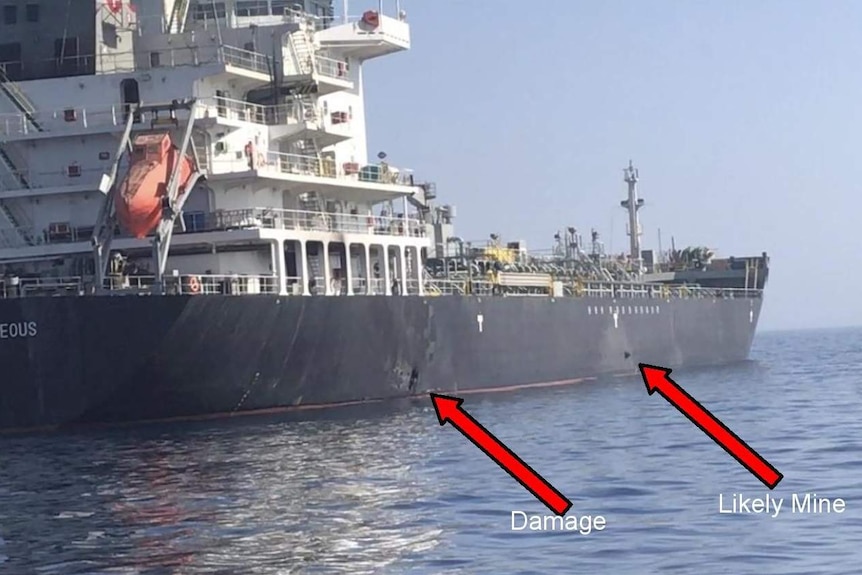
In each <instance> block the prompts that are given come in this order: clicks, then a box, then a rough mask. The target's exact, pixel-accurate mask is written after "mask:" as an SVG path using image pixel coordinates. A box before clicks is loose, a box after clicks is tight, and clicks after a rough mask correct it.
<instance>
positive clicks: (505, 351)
mask: <svg viewBox="0 0 862 575" xmlns="http://www.w3.org/2000/svg"><path fill="white" fill-rule="evenodd" d="M394 4H395V5H394V7H393V6H391V5H387V6H384V5H383V3H382V2H380V3H379V4H377V5H376V6H370V7H360V10H358V11H356V12H355V14H356V15H355V16H352V15H351V14H353V12H351V11H350V10H348V6H347V2H345V3H344V7H343V11H342V12H343V13H341V14H338V15H337V14H336V12H335V8H334V6H333V3H332V1H331V0H262V1H250V0H225V1H211V0H198V1H195V0H159V1H152V2H139V3H137V4H135V3H130V2H127V1H125V0H69V1H68V2H65V3H63V6H62V7H58V6H57V5H56V3H55V2H50V1H48V0H41V1H37V0H33V1H31V2H28V3H27V4H26V5H24V4H20V3H19V4H17V5H16V4H11V5H9V6H6V7H4V11H3V18H4V19H5V21H4V23H3V24H4V27H3V33H4V40H3V43H2V44H0V366H2V371H0V373H2V378H0V430H3V431H6V432H9V431H18V430H33V429H62V428H67V427H70V426H77V425H87V424H119V423H123V424H125V423H135V422H141V421H152V420H156V421H161V420H170V419H185V418H188V419H193V418H208V417H226V416H238V415H246V414H255V413H273V412H278V411H284V410H301V409H312V408H320V407H332V406H338V405H352V404H359V405H364V404H366V403H370V402H381V401H390V400H396V399H399V398H402V399H403V398H408V399H409V398H418V397H422V396H424V397H426V398H427V394H428V393H429V392H443V393H450V394H458V393H469V392H480V391H491V390H506V389H516V388H522V387H530V386H549V385H563V384H570V383H575V382H579V381H584V380H587V379H590V378H597V377H601V376H604V375H606V374H625V373H636V371H637V365H638V363H639V362H644V363H649V364H654V365H663V366H668V367H678V366H708V365H717V364H723V363H729V362H736V361H742V360H745V359H746V358H747V357H748V355H749V351H750V348H751V344H752V339H753V337H754V335H755V332H756V328H757V323H758V318H759V316H760V312H761V306H762V302H763V293H764V289H765V286H766V282H767V278H768V272H769V258H768V256H767V254H766V253H765V252H764V253H761V254H760V255H753V256H743V257H722V258H719V257H718V256H717V255H716V254H715V253H714V251H713V250H711V249H708V248H705V247H700V246H692V247H686V248H684V249H680V250H677V249H676V246H675V245H674V246H672V247H671V249H670V250H667V251H663V250H662V249H661V246H659V249H658V250H647V249H642V247H641V236H642V232H641V224H640V221H639V215H638V213H639V209H640V208H641V207H642V206H643V205H644V199H643V198H641V197H640V195H639V191H638V181H639V178H640V175H639V172H638V170H637V169H636V168H635V167H634V165H633V164H632V163H631V162H629V163H628V166H627V167H625V168H624V169H623V181H624V182H625V184H626V191H627V195H626V196H625V199H623V200H622V202H621V208H623V209H624V210H626V213H627V215H628V237H629V244H630V245H629V246H628V247H629V250H628V253H626V254H611V253H606V250H605V248H604V243H603V242H602V241H601V239H600V236H599V233H598V232H597V231H595V230H591V231H590V233H589V236H588V237H587V238H586V241H585V240H584V238H583V237H582V236H583V234H581V233H580V232H579V231H578V229H576V228H575V227H570V226H565V227H561V228H560V230H559V231H558V232H556V233H555V234H554V235H553V240H551V236H552V233H551V232H549V237H548V240H549V243H550V244H552V248H551V249H550V250H549V251H530V250H528V249H527V246H526V245H525V242H523V241H520V240H514V241H512V240H504V239H503V237H502V236H501V235H500V233H499V230H493V231H494V233H492V234H490V235H489V236H488V238H489V239H487V240H479V241H467V240H464V239H463V238H461V237H459V236H457V235H455V227H454V225H455V219H456V209H455V206H454V205H452V204H446V203H443V202H441V201H440V200H439V199H438V191H437V186H436V185H435V183H434V182H433V181H431V180H427V179H421V178H419V177H418V176H417V175H414V173H413V172H412V171H411V170H408V169H406V168H399V167H396V166H395V165H393V164H391V163H390V161H389V156H388V155H387V154H386V153H384V152H380V153H378V154H376V155H373V157H369V151H368V146H367V142H366V137H365V132H366V116H365V102H364V90H365V87H364V86H363V77H362V70H363V66H365V65H368V64H370V63H372V62H373V61H374V60H375V59H378V58H382V57H385V56H389V55H392V54H397V53H401V52H405V51H407V50H409V48H410V43H411V38H410V24H409V23H408V19H407V13H406V11H405V10H404V9H403V7H402V6H401V5H400V2H395V3H394ZM351 7H355V6H351ZM50 31H56V32H55V33H54V35H55V36H57V38H56V39H54V37H53V36H50V37H49V38H44V37H43V36H44V34H48V33H49V32H50ZM52 40H53V41H52ZM555 227H556V226H555Z"/></svg>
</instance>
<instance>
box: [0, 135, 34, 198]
mask: <svg viewBox="0 0 862 575" xmlns="http://www.w3.org/2000/svg"><path fill="white" fill-rule="evenodd" d="M0 164H2V165H3V167H4V168H5V170H4V171H5V172H8V176H9V177H10V179H8V180H7V178H6V177H4V178H2V179H0V189H4V188H5V189H13V190H14V189H19V190H20V189H26V188H29V187H30V182H29V181H28V180H27V177H26V176H25V175H24V172H22V171H21V170H19V169H18V166H17V165H15V162H14V161H13V160H12V158H11V157H10V156H9V152H7V151H6V150H5V149H4V148H3V146H2V144H0ZM2 175H3V176H6V175H7V174H2ZM8 182H12V183H8Z"/></svg>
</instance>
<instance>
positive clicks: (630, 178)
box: [620, 160, 644, 273]
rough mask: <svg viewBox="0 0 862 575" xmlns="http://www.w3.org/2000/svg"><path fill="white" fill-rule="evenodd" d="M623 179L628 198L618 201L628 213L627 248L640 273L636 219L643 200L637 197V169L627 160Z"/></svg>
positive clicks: (639, 246)
mask: <svg viewBox="0 0 862 575" xmlns="http://www.w3.org/2000/svg"><path fill="white" fill-rule="evenodd" d="M623 174H624V176H623V181H625V182H626V183H627V184H628V185H629V195H628V199H626V200H623V201H621V202H620V205H621V206H622V207H624V208H625V209H626V210H628V213H629V225H628V228H629V229H628V234H629V248H630V256H631V259H632V263H634V264H637V270H638V273H641V267H642V266H641V237H640V236H641V229H640V222H639V221H638V210H639V209H640V208H641V206H643V205H644V201H643V199H641V198H638V188H637V183H638V171H637V169H635V167H634V166H633V165H632V161H631V160H629V167H628V168H626V169H624V170H623Z"/></svg>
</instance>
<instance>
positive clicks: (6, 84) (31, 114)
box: [0, 66, 44, 132]
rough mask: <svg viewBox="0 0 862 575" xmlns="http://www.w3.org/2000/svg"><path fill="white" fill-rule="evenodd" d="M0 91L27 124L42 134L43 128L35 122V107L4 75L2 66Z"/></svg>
mask: <svg viewBox="0 0 862 575" xmlns="http://www.w3.org/2000/svg"><path fill="white" fill-rule="evenodd" d="M0 91H2V92H3V94H5V96H6V97H7V98H8V99H9V101H10V102H12V105H14V106H15V107H16V108H17V109H18V110H20V111H21V113H22V114H23V115H24V118H25V119H26V120H27V122H28V123H29V124H30V125H31V126H33V127H34V128H35V129H36V131H38V132H43V131H44V128H42V126H41V125H39V122H37V121H36V106H34V105H33V102H31V101H30V99H29V98H28V97H27V95H26V94H25V93H24V91H23V90H21V87H20V86H19V85H18V83H17V82H14V81H13V80H11V79H10V78H9V76H7V75H6V70H5V67H4V66H0Z"/></svg>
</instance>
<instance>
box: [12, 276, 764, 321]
mask: <svg viewBox="0 0 862 575" xmlns="http://www.w3.org/2000/svg"><path fill="white" fill-rule="evenodd" d="M286 279H287V284H288V288H289V289H288V292H289V293H296V294H298V293H301V291H300V290H296V289H291V288H292V286H295V285H301V284H302V278H300V277H288V278H286ZM317 280H318V284H321V282H322V280H323V278H317ZM166 281H167V284H168V293H169V294H227V295H248V294H278V293H279V292H280V285H279V280H278V277H277V276H275V275H263V274H183V275H179V276H169V277H168V278H166ZM370 281H371V286H372V288H371V294H372V295H380V294H383V293H385V285H384V284H383V281H384V280H382V279H379V278H373V279H372V280H370ZM154 282H155V277H154V276H151V275H129V276H111V277H108V278H106V280H105V285H104V286H103V287H104V288H105V289H107V290H108V291H132V292H139V293H149V292H150V289H151V287H152V286H153V284H154ZM366 282H367V280H366V279H365V278H355V279H354V282H353V288H354V290H353V291H354V294H355V295H360V296H361V295H364V294H365V293H366V291H367V290H366V289H365V288H366V286H367V285H368V284H367V283H366ZM594 283H600V282H594ZM90 284H91V282H90V280H88V278H84V277H81V276H62V277H40V278H30V277H22V278H17V277H14V278H13V277H8V276H7V277H0V298H8V297H28V296H40V295H44V296H49V295H58V294H66V295H83V294H84V293H89V291H88V290H87V286H88V285H90ZM321 285H322V284H321ZM630 287H640V288H648V289H642V290H640V291H637V290H635V291H634V292H633V293H638V294H640V296H639V297H638V299H640V300H641V301H644V300H652V301H655V300H657V299H660V300H664V301H670V300H673V299H688V298H701V299H705V298H714V299H715V298H722V299H744V298H761V297H762V296H763V290H762V289H753V288H749V289H745V288H703V287H697V286H656V285H650V284H633V285H632V286H630ZM318 288H320V285H318V286H317V287H316V289H315V290H314V291H315V293H317V294H319V295H322V294H323V290H322V289H318ZM652 288H658V291H656V290H653V289H652ZM407 289H408V294H417V293H418V292H419V282H418V280H415V279H411V280H408V281H407ZM424 290H425V293H426V294H427V295H429V296H446V295H462V296H463V295H482V296H486V295H493V294H494V284H493V283H492V282H489V281H486V280H483V279H474V280H473V281H472V282H471V281H469V280H465V281H462V280H446V279H437V278H427V279H426V280H424ZM614 293H619V292H618V291H616V292H614V291H613V290H608V289H605V290H596V291H594V292H593V293H591V294H586V293H580V294H576V293H569V294H567V295H566V297H578V298H582V297H593V298H599V299H602V300H605V301H608V300H610V301H609V302H608V303H609V304H610V309H609V313H613V311H612V310H615V309H616V308H619V309H623V308H628V307H632V308H635V307H639V306H640V305H641V304H639V303H638V301H637V299H631V298H623V299H620V298H617V297H614ZM531 295H532V296H535V295H539V294H506V296H509V297H517V296H531ZM545 297H548V296H547V295H545ZM627 302H628V303H627ZM633 311H634V310H633ZM596 313H598V311H596ZM634 313H639V312H638V311H635V312H634Z"/></svg>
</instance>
